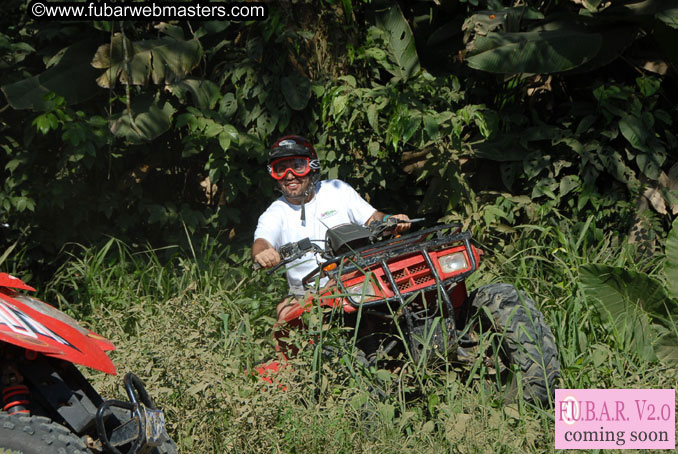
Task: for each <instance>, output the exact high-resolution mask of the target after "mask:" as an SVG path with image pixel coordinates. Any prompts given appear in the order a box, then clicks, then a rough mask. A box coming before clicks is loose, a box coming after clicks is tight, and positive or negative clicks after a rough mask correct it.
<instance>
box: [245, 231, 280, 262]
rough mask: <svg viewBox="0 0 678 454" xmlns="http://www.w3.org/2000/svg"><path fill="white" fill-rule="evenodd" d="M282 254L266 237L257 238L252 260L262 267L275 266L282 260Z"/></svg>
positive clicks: (253, 246) (253, 247)
mask: <svg viewBox="0 0 678 454" xmlns="http://www.w3.org/2000/svg"><path fill="white" fill-rule="evenodd" d="M281 260H282V259H281V258H280V254H278V251H276V250H275V248H274V247H273V246H271V244H270V243H269V242H268V241H266V240H264V239H261V238H259V239H257V240H256V241H255V242H254V244H253V245H252V261H253V262H254V263H258V264H259V265H261V267H262V268H273V267H274V266H276V265H277V264H278V263H280V262H281Z"/></svg>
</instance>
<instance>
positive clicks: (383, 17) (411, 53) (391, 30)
mask: <svg viewBox="0 0 678 454" xmlns="http://www.w3.org/2000/svg"><path fill="white" fill-rule="evenodd" d="M375 10H376V13H377V14H376V24H377V27H379V28H381V29H382V30H384V31H386V32H387V33H388V36H389V40H388V45H389V48H388V50H389V53H390V55H391V58H392V59H393V61H394V63H395V64H396V66H395V67H394V68H393V70H391V73H392V74H393V75H394V76H395V77H396V78H399V79H401V80H407V79H409V78H410V77H412V76H413V75H415V74H417V73H418V72H419V69H420V66H419V56H418V55H417V48H416V47H415V43H414V36H413V35H412V30H411V29H410V26H409V24H408V23H407V20H405V17H404V16H403V13H402V11H401V10H400V7H399V6H398V3H396V2H389V1H384V0H380V1H376V2H375Z"/></svg>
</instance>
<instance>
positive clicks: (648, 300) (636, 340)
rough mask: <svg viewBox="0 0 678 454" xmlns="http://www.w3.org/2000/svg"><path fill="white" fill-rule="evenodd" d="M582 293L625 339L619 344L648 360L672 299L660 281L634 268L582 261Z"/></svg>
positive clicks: (666, 321)
mask: <svg viewBox="0 0 678 454" xmlns="http://www.w3.org/2000/svg"><path fill="white" fill-rule="evenodd" d="M581 285H582V289H583V290H584V293H585V294H586V296H587V297H588V298H590V299H591V300H592V301H593V303H594V304H595V305H596V306H597V307H598V309H599V313H600V314H601V316H602V317H603V320H607V321H608V323H611V324H612V325H613V326H615V327H616V331H617V333H619V336H620V337H621V338H622V339H624V345H620V348H631V349H633V351H634V352H635V353H636V354H637V355H638V356H639V357H641V358H643V359H647V360H651V359H652V355H651V354H650V353H651V350H652V351H654V348H653V346H652V344H653V342H654V341H655V335H656V330H657V328H656V327H654V326H655V325H650V323H649V321H648V319H647V317H648V316H649V317H650V318H652V319H653V320H654V321H655V322H659V323H660V325H662V326H666V325H668V324H669V323H670V321H669V318H668V317H667V316H668V312H667V311H668V310H671V309H672V302H671V300H670V298H669V297H668V295H667V294H666V291H665V289H664V287H663V286H662V284H661V283H660V282H658V281H657V280H655V279H652V278H651V277H649V276H647V275H645V274H642V273H638V272H635V271H630V270H626V269H624V268H619V267H613V266H608V265H595V264H590V265H585V266H583V267H582V268H581Z"/></svg>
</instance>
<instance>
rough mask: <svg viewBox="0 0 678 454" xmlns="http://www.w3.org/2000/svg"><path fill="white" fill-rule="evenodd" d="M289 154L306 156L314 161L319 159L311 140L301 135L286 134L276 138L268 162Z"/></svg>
mask: <svg viewBox="0 0 678 454" xmlns="http://www.w3.org/2000/svg"><path fill="white" fill-rule="evenodd" d="M287 156H306V157H308V158H310V159H311V160H312V161H313V160H315V161H317V160H318V155H317V154H316V152H315V149H314V148H313V145H312V144H311V142H309V141H308V140H306V139H305V138H303V137H301V136H284V137H281V138H279V139H278V140H276V141H275V143H274V144H273V146H272V147H271V151H270V153H269V154H268V164H270V163H271V162H272V161H273V160H274V159H278V158H285V157H287Z"/></svg>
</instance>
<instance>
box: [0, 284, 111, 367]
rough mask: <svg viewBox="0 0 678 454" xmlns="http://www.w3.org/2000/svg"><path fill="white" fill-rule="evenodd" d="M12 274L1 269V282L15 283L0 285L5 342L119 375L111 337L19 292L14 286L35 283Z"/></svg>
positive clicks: (1, 327)
mask: <svg viewBox="0 0 678 454" xmlns="http://www.w3.org/2000/svg"><path fill="white" fill-rule="evenodd" d="M8 276H9V275H7V274H6V273H0V283H9V284H11V285H12V287H11V289H10V288H8V286H7V285H2V286H0V341H1V342H7V343H10V344H13V345H16V346H19V347H22V348H25V349H27V350H32V351H36V352H40V353H42V354H44V355H46V356H52V357H54V358H59V359H63V360H65V361H69V362H72V363H75V364H80V365H83V366H86V367H91V368H92V369H96V370H100V371H102V372H105V373H107V374H112V375H115V373H116V371H115V366H114V365H113V362H112V361H111V359H110V358H109V357H108V355H107V354H106V351H107V350H113V349H115V347H114V346H113V344H112V343H111V342H110V341H108V340H106V339H105V338H103V337H101V336H99V335H98V334H95V333H93V332H92V331H89V330H87V329H85V328H83V327H82V326H80V325H79V324H78V323H77V322H76V321H75V320H73V319H72V318H70V317H68V316H67V315H66V314H64V313H62V312H60V311H59V310H57V309H55V308H53V307H52V306H49V305H47V304H45V303H43V302H42V301H39V300H37V299H35V298H32V297H28V296H25V295H21V294H18V293H17V292H16V291H14V290H12V289H27V290H28V289H31V287H29V286H27V285H26V284H24V283H23V282H21V281H20V280H18V279H16V278H12V277H8ZM16 281H18V282H16ZM31 290H32V289H31Z"/></svg>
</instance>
